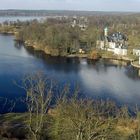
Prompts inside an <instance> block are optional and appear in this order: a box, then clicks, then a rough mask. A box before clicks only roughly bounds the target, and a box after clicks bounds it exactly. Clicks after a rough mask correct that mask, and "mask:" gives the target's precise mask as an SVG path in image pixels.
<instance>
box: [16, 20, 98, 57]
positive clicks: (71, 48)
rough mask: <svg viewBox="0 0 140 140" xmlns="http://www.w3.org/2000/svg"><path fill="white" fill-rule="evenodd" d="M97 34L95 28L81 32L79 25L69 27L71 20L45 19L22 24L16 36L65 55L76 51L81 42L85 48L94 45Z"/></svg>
mask: <svg viewBox="0 0 140 140" xmlns="http://www.w3.org/2000/svg"><path fill="white" fill-rule="evenodd" d="M98 36H99V33H98V30H97V29H96V28H92V27H89V28H88V29H87V30H86V31H84V32H83V31H81V30H80V28H79V27H75V28H73V27H71V22H68V21H66V20H63V21H61V22H60V20H50V21H48V20H47V22H44V23H38V22H31V23H30V25H25V26H22V28H21V29H20V31H19V34H17V37H16V38H17V40H18V39H19V40H23V41H28V42H30V44H37V45H36V46H38V47H39V48H42V49H46V48H47V49H48V50H51V49H54V50H55V49H56V50H58V55H66V54H71V53H76V52H78V50H79V48H80V46H81V44H84V45H85V46H86V47H87V50H89V49H91V48H92V47H95V46H96V40H97V37H98Z"/></svg>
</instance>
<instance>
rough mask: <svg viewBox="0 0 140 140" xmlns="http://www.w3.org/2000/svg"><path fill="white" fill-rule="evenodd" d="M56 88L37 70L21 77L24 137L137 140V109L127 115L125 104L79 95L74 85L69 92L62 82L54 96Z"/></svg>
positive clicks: (139, 123) (139, 139) (139, 136)
mask: <svg viewBox="0 0 140 140" xmlns="http://www.w3.org/2000/svg"><path fill="white" fill-rule="evenodd" d="M56 87H57V86H56V83H55V82H54V81H53V80H51V79H46V78H45V76H44V75H43V74H41V73H37V74H35V75H30V76H29V75H28V76H27V77H25V79H24V80H23V88H24V89H25V90H26V100H25V102H26V105H27V109H28V112H27V115H25V114H24V115H23V116H24V123H25V126H26V127H25V128H26V131H25V132H26V133H25V135H26V138H27V139H30V140H31V139H33V140H45V139H50V140H140V113H139V111H138V109H137V110H136V112H135V114H134V115H132V116H131V115H130V114H129V111H128V109H127V107H122V108H118V107H117V106H116V105H115V103H113V102H111V101H96V100H90V99H83V98H80V97H79V96H78V93H79V90H78V87H77V88H75V89H76V90H75V91H74V92H73V93H71V92H70V89H69V86H68V85H66V86H64V88H63V89H62V90H61V91H60V92H59V94H58V96H57V95H56ZM57 91H58V90H57ZM54 92H55V96H54ZM52 102H53V103H52ZM54 102H55V103H54ZM25 116H26V117H25ZM25 118H26V119H25ZM27 132H28V135H27ZM21 134H22V135H23V133H21Z"/></svg>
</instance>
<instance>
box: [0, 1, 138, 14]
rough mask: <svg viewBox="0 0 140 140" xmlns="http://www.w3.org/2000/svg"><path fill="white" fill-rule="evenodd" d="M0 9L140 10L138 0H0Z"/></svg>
mask: <svg viewBox="0 0 140 140" xmlns="http://www.w3.org/2000/svg"><path fill="white" fill-rule="evenodd" d="M0 9H46V10H50V9H53V10H92V11H140V0H0Z"/></svg>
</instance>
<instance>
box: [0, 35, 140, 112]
mask: <svg viewBox="0 0 140 140" xmlns="http://www.w3.org/2000/svg"><path fill="white" fill-rule="evenodd" d="M37 71H43V73H45V74H46V75H48V76H49V77H51V78H53V79H55V80H56V81H57V82H58V83H59V85H63V84H66V83H69V84H70V85H71V88H72V89H73V87H74V86H75V85H76V84H78V85H79V87H80V92H81V93H82V94H83V95H84V96H86V97H91V98H94V99H103V100H106V99H110V100H113V101H115V102H116V103H117V104H119V105H121V104H127V105H129V106H132V105H135V104H138V105H140V76H139V74H140V72H139V70H138V69H134V68H133V67H132V66H130V65H126V66H122V65H117V64H115V63H112V62H109V61H107V60H100V61H98V62H94V61H90V60H87V59H84V58H61V57H50V56H44V55H42V53H39V52H38V53H37V52H34V51H32V50H29V49H28V50H27V49H26V48H24V46H23V45H17V44H16V43H15V42H14V37H13V36H11V35H2V34H0V97H1V98H0V104H1V110H2V106H3V105H4V104H5V100H3V99H6V98H7V99H8V100H13V99H14V100H15V99H16V100H18V99H19V98H20V97H23V96H24V95H25V92H24V90H23V89H21V88H19V87H18V86H17V85H16V84H15V81H16V82H17V83H18V82H20V81H21V79H23V77H24V76H25V75H26V74H30V73H33V72H37ZM3 108H4V107H3ZM7 108H8V107H6V109H7ZM6 109H3V110H2V111H4V112H6ZM14 111H15V112H22V111H24V107H23V106H22V104H21V103H20V102H19V101H17V102H16V108H15V109H14Z"/></svg>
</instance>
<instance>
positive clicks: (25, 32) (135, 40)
mask: <svg viewBox="0 0 140 140" xmlns="http://www.w3.org/2000/svg"><path fill="white" fill-rule="evenodd" d="M139 17H140V15H139V14H132V13H126V14H122V15H121V14H119V13H116V14H112V15H111V14H109V13H108V14H103V15H102V14H97V15H93V16H87V19H88V27H87V28H86V30H84V31H82V30H81V29H80V28H79V27H78V26H75V27H74V28H73V27H72V26H71V22H72V17H69V18H65V17H61V18H50V19H47V20H46V21H44V22H38V21H37V20H33V21H30V22H20V21H17V22H14V23H10V25H9V24H8V23H7V22H5V23H4V24H3V25H1V26H0V31H1V32H2V31H3V32H10V31H11V32H18V33H17V34H16V39H17V40H21V41H27V42H28V43H29V44H30V45H32V46H36V48H38V49H41V50H45V52H46V53H49V54H54V55H55V53H56V55H67V54H72V53H78V51H79V48H82V47H84V49H85V50H86V53H89V52H90V51H91V50H93V49H94V48H95V47H96V41H97V40H98V39H99V38H100V36H101V35H102V34H103V29H104V27H106V26H107V27H108V28H109V33H112V32H116V31H119V32H122V33H124V34H125V35H126V36H127V38H128V39H129V40H128V43H129V46H130V48H134V47H138V46H139V45H140V44H139V38H140V30H139V29H140V28H139V27H140V18H139ZM77 18H79V17H77Z"/></svg>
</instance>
